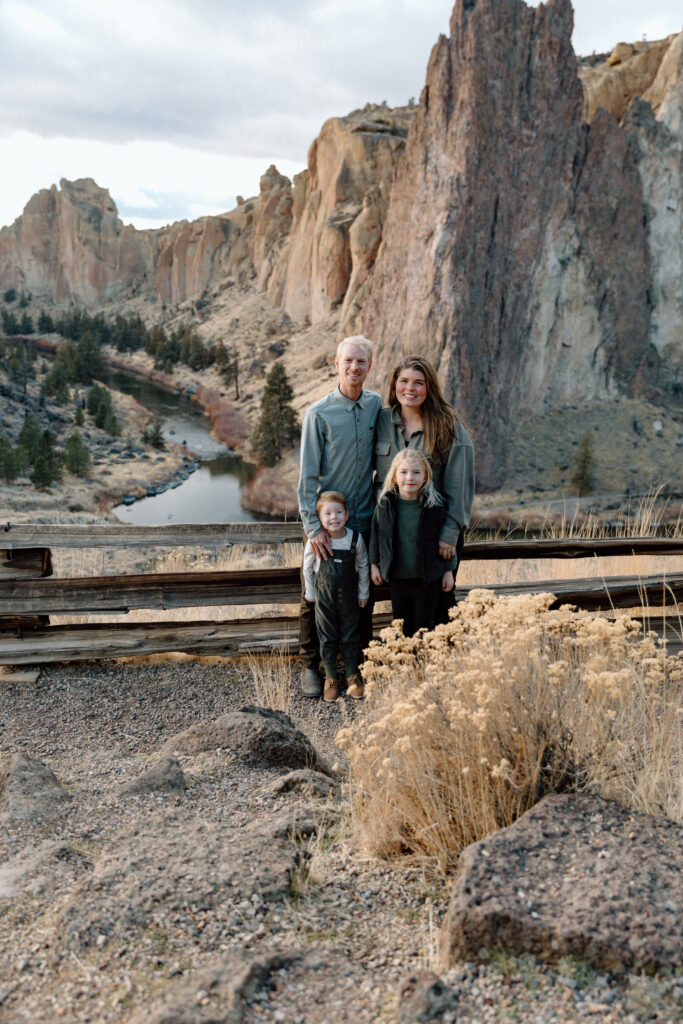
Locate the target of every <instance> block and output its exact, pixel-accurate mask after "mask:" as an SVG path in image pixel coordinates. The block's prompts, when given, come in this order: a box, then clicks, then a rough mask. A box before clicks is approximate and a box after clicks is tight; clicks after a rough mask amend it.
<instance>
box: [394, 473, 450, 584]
mask: <svg viewBox="0 0 683 1024" xmlns="http://www.w3.org/2000/svg"><path fill="white" fill-rule="evenodd" d="M396 502H397V497H396V492H395V491H387V493H386V494H385V495H384V497H383V498H382V500H381V501H380V503H379V505H378V506H377V539H378V541H379V571H380V572H381V574H382V579H385V580H390V579H391V567H392V563H393V561H394V534H395V527H396ZM420 504H421V505H422V511H421V513H420V534H419V537H418V548H419V552H420V565H421V568H422V582H423V583H433V582H434V580H436V579H439V578H440V577H441V576H443V573H444V569H445V565H446V563H445V562H444V560H443V558H440V557H439V534H440V533H441V527H442V525H443V521H444V519H445V518H446V510H445V509H444V508H443V506H441V505H438V506H436V507H435V508H434V507H432V508H427V506H426V505H424V504H423V503H422V502H420Z"/></svg>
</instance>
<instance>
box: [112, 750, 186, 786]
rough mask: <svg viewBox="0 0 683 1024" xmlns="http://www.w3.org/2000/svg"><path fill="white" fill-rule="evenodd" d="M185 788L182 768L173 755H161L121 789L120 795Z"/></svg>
mask: <svg viewBox="0 0 683 1024" xmlns="http://www.w3.org/2000/svg"><path fill="white" fill-rule="evenodd" d="M184 789H185V777H184V775H183V770H182V768H181V767H180V765H179V764H178V762H177V761H176V759H175V758H174V757H162V758H161V760H159V761H157V763H156V764H155V765H152V767H151V768H149V769H148V770H147V771H146V772H143V773H142V775H139V776H138V777H137V779H133V781H132V782H129V783H128V785H127V786H124V787H123V788H122V790H121V796H135V795H136V794H138V793H182V792H183V791H184Z"/></svg>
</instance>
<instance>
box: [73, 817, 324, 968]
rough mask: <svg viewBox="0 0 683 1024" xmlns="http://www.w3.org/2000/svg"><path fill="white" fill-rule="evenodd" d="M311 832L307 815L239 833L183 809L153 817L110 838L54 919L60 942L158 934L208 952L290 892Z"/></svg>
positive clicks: (313, 822)
mask: <svg viewBox="0 0 683 1024" xmlns="http://www.w3.org/2000/svg"><path fill="white" fill-rule="evenodd" d="M317 827H318V824H317V819H315V818H314V817H313V816H312V814H311V812H310V811H305V812H301V814H300V815H299V818H297V815H296V813H295V812H294V811H293V812H292V813H291V814H289V816H288V819H287V821H286V822H285V821H284V819H283V816H282V815H277V816H275V817H274V819H271V818H268V817H265V818H262V819H258V820H256V821H255V822H252V823H250V826H249V827H248V828H244V829H235V827H234V825H232V824H231V822H230V821H229V820H227V819H226V820H219V821H215V820H210V819H202V818H197V817H194V816H193V815H192V814H190V813H189V812H179V813H178V814H176V815H173V814H164V813H159V814H152V815H150V816H149V817H147V818H146V819H145V820H144V822H143V821H141V822H138V823H137V824H135V825H133V826H131V827H130V828H128V829H126V830H125V831H123V832H122V833H121V834H120V835H119V836H117V837H116V838H115V839H114V840H113V841H112V842H111V843H110V844H109V845H108V846H107V848H106V849H105V850H104V852H103V853H102V854H101V856H100V857H99V859H98V860H97V862H96V863H95V866H94V869H93V871H92V872H90V873H89V875H88V876H87V877H86V878H84V879H83V880H82V881H81V883H80V884H79V885H77V886H76V887H75V888H74V890H73V891H72V895H71V897H70V899H69V902H68V904H67V905H66V906H65V908H64V910H63V912H62V916H61V920H60V928H61V930H62V933H63V934H64V936H65V941H66V942H67V944H68V945H70V946H71V947H76V948H79V947H89V946H94V945H96V944H97V943H98V940H99V942H100V944H101V943H102V942H104V941H109V940H111V939H112V938H114V937H117V938H118V939H119V940H123V941H135V939H136V937H137V936H139V935H140V934H141V933H142V932H145V931H146V930H147V929H149V928H156V929H160V930H161V931H163V932H164V933H165V934H166V933H174V934H182V935H184V936H185V937H186V940H190V941H193V942H196V943H197V944H198V945H199V946H200V947H201V948H202V949H204V950H210V949H215V948H216V946H217V945H218V944H219V943H220V942H221V941H223V938H224V936H225V935H226V934H227V933H228V932H230V931H232V932H234V931H235V926H237V927H239V926H240V923H241V922H244V921H245V920H252V919H253V918H254V917H256V919H260V918H259V916H258V915H262V914H264V913H265V912H266V910H267V909H270V907H271V906H272V904H273V903H282V902H283V901H284V900H285V899H286V898H287V897H289V896H290V895H291V880H292V874H293V872H295V871H297V872H298V871H300V870H305V868H304V864H305V861H306V857H307V854H306V851H305V849H304V848H303V847H302V846H301V845H300V840H301V839H305V838H307V837H308V836H310V835H312V834H313V833H314V832H315V831H316V829H317ZM101 936H102V937H103V938H100V937H101Z"/></svg>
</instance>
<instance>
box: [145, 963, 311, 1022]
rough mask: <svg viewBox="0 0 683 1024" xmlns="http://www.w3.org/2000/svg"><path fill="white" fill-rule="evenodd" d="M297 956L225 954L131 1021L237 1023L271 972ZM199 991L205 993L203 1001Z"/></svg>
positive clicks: (265, 983) (178, 984) (177, 985)
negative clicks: (198, 997)
mask: <svg viewBox="0 0 683 1024" xmlns="http://www.w3.org/2000/svg"><path fill="white" fill-rule="evenodd" d="M298 959H300V957H299V956H298V955H296V954H295V955H287V954H280V953H276V954H274V955H272V956H264V955H261V956H259V957H255V956H253V957H248V956H238V955H237V956H236V955H234V954H233V955H232V956H225V957H222V958H221V959H220V960H217V961H216V962H215V963H213V964H211V965H209V966H208V967H204V968H202V970H200V971H197V972H196V973H195V974H193V975H192V979H191V981H189V982H187V981H182V982H177V983H176V985H174V986H173V987H172V989H171V991H170V992H169V993H168V994H167V995H166V996H165V997H164V1000H163V1004H162V1005H160V1006H159V1005H157V1006H156V1007H149V1008H146V1009H145V1010H143V1011H142V1012H141V1013H138V1014H135V1016H134V1017H132V1018H131V1021H130V1024H238V1022H239V1021H241V1020H242V1019H243V1016H244V1014H245V1012H246V1011H247V1007H248V1006H249V1005H250V1003H251V1001H252V1000H253V999H254V997H255V996H256V995H257V994H258V993H259V992H260V991H262V990H264V989H265V988H266V986H267V983H268V980H269V978H270V975H271V974H272V973H273V972H274V971H278V970H280V969H281V968H282V967H286V966H287V965H289V964H291V963H293V962H295V961H296V960H298ZM198 992H204V993H205V995H204V996H203V998H202V999H200V1000H198V999H197V993H198Z"/></svg>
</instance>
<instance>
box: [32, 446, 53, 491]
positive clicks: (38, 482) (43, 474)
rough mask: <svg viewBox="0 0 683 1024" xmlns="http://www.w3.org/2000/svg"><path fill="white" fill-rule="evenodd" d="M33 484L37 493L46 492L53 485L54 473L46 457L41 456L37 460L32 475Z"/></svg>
mask: <svg viewBox="0 0 683 1024" xmlns="http://www.w3.org/2000/svg"><path fill="white" fill-rule="evenodd" d="M31 483H32V484H33V486H34V487H35V489H36V490H37V491H46V490H47V489H48V487H49V486H50V484H51V483H52V473H51V472H50V466H49V463H48V461H47V459H46V458H45V456H44V455H39V456H38V458H37V459H36V462H35V465H34V467H33V472H32V473H31Z"/></svg>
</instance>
